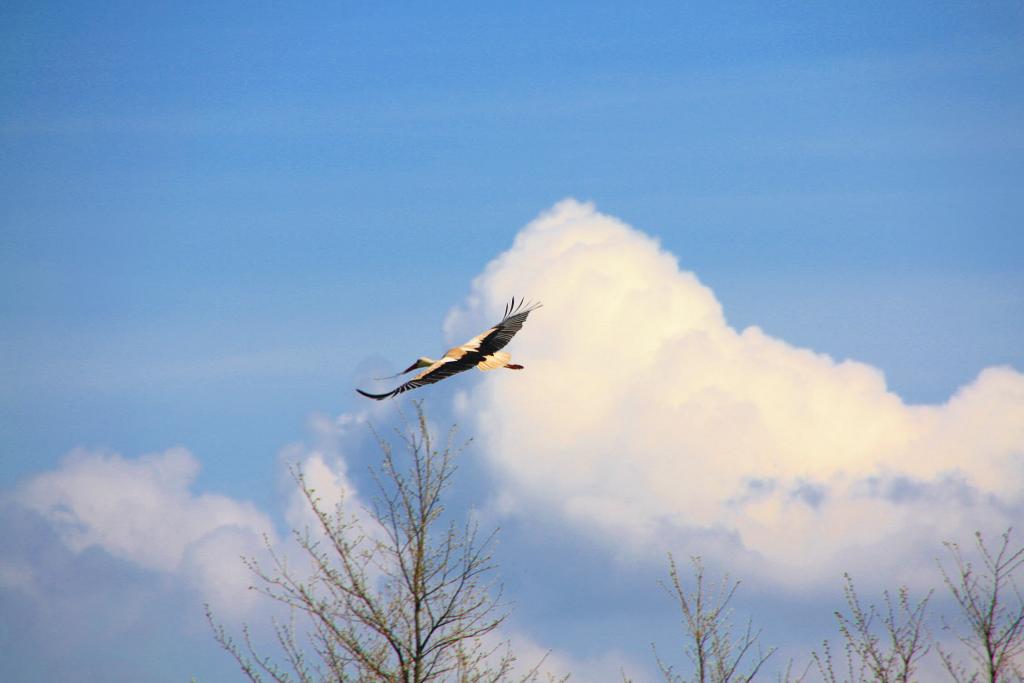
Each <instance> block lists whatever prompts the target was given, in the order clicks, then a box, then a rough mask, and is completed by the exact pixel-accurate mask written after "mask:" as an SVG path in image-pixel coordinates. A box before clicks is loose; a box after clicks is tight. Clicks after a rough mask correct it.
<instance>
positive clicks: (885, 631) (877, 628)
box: [812, 574, 932, 683]
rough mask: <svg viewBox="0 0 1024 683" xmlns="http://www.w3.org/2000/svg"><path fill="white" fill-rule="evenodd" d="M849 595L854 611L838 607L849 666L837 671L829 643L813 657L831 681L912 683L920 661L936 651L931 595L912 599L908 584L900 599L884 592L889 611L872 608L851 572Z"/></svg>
mask: <svg viewBox="0 0 1024 683" xmlns="http://www.w3.org/2000/svg"><path fill="white" fill-rule="evenodd" d="M844 576H845V579H846V585H845V586H843V595H844V596H845V598H846V606H847V608H848V609H849V613H848V614H845V613H843V612H839V611H837V612H836V613H835V615H836V619H837V620H838V622H839V632H840V633H841V634H842V636H843V641H844V644H843V650H844V653H845V659H846V667H845V671H844V672H842V673H838V672H837V668H836V663H835V661H834V659H833V656H832V650H831V647H830V645H829V642H828V641H827V640H826V641H825V642H824V643H823V645H822V652H821V653H818V652H814V653H813V654H812V658H813V660H814V663H815V664H816V665H817V667H818V671H819V672H820V673H821V677H822V678H823V679H824V680H825V682H826V683H840V682H841V681H843V682H848V683H863V682H867V681H871V682H872V683H909V682H910V681H912V680H914V678H913V676H914V671H915V667H916V665H917V663H918V662H919V660H920V659H921V658H922V657H924V656H925V655H926V654H928V652H929V650H931V644H930V637H929V635H928V632H927V630H926V628H925V616H926V612H927V608H928V601H929V599H930V598H931V595H932V593H931V592H930V591H929V593H928V594H927V595H926V596H925V597H924V598H922V599H921V600H920V601H918V602H916V603H914V602H912V601H911V600H910V593H909V590H908V589H907V588H906V587H905V586H904V587H902V588H900V589H899V590H898V591H897V594H896V599H895V600H893V598H892V595H891V594H890V593H889V592H888V591H884V592H883V593H882V596H883V599H884V601H885V609H884V610H879V609H878V608H876V607H875V606H874V605H870V606H869V607H868V608H867V609H865V608H864V606H863V605H862V604H861V601H860V598H859V597H858V595H857V590H856V588H855V587H854V584H853V579H852V578H851V577H850V575H849V574H845V575H844Z"/></svg>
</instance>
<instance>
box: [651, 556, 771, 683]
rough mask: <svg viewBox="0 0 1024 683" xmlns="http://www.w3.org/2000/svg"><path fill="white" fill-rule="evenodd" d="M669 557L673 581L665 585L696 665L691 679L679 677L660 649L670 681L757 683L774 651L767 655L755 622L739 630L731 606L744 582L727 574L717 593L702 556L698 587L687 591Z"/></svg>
mask: <svg viewBox="0 0 1024 683" xmlns="http://www.w3.org/2000/svg"><path fill="white" fill-rule="evenodd" d="M668 559H669V582H668V583H667V584H662V585H663V586H664V588H665V590H666V591H668V593H669V594H670V595H671V596H672V597H673V599H674V600H675V601H676V602H677V603H678V605H679V610H680V612H681V613H682V615H683V624H682V625H683V632H684V634H685V636H684V643H683V652H684V654H685V655H686V657H687V659H689V660H690V663H691V664H692V671H691V673H690V676H689V677H684V676H682V675H679V674H677V673H676V671H675V668H674V667H673V666H671V665H669V664H667V663H666V662H665V661H664V660H663V659H662V658H661V657H660V656H659V655H658V652H657V649H656V648H655V651H654V656H655V659H656V660H657V662H658V668H659V669H660V670H661V673H662V676H663V677H664V679H665V681H666V683H690V682H692V683H749V682H750V681H753V680H754V679H755V677H756V676H757V674H758V673H759V672H760V671H761V668H762V667H763V666H764V663H765V662H766V661H767V660H768V658H769V657H771V656H772V654H773V653H774V652H775V648H771V649H769V650H768V651H767V652H765V651H763V650H762V649H761V648H760V645H759V644H758V640H759V638H760V635H761V631H760V630H757V631H755V630H754V627H753V622H752V621H750V620H748V621H747V624H746V626H745V627H744V628H743V629H742V630H740V631H734V629H733V624H732V620H731V616H732V610H731V609H730V607H729V603H730V602H731V601H732V598H733V596H734V595H735V594H736V589H737V588H739V585H740V584H739V582H738V581H737V582H735V583H733V582H731V581H730V580H729V577H728V576H725V577H723V578H722V583H721V585H720V586H719V587H718V588H717V589H715V588H709V587H708V585H707V584H706V582H705V576H704V563H703V561H702V560H701V558H700V557H693V558H691V562H692V564H693V583H694V586H693V589H692V590H687V589H686V588H684V586H683V580H682V578H681V577H680V575H679V568H678V567H677V566H676V562H675V559H674V558H673V557H672V556H671V555H669V558H668ZM652 647H653V646H652Z"/></svg>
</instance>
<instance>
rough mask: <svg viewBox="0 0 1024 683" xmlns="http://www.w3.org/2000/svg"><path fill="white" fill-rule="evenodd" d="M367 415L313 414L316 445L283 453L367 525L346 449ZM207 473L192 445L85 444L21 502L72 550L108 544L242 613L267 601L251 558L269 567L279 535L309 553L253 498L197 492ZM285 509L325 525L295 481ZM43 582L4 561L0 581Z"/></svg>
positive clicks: (226, 611)
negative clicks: (155, 448) (151, 448)
mask: <svg viewBox="0 0 1024 683" xmlns="http://www.w3.org/2000/svg"><path fill="white" fill-rule="evenodd" d="M364 422H365V416H361V415H342V416H341V417H339V418H337V419H336V420H330V419H328V418H325V417H323V416H313V418H311V424H310V427H311V431H312V435H313V438H314V443H313V445H312V446H311V447H307V446H305V445H303V444H297V445H294V446H291V447H288V448H286V449H284V450H283V451H282V454H281V460H282V461H287V462H288V463H289V464H297V465H299V466H300V467H301V469H302V471H303V473H304V475H305V478H306V483H307V484H308V485H309V486H310V487H312V488H313V489H315V491H316V494H317V496H319V498H320V500H321V503H322V505H323V507H324V508H325V509H328V510H330V509H333V507H334V506H335V505H336V504H337V503H342V504H343V507H344V509H345V511H346V513H347V514H348V515H349V516H350V517H351V518H353V519H358V520H359V521H360V522H361V523H363V524H364V525H366V524H367V520H366V519H365V517H366V516H365V514H364V512H363V504H362V502H361V500H360V498H359V496H358V493H357V491H356V489H355V487H354V486H353V485H352V483H351V481H350V479H349V477H348V475H347V470H346V464H345V461H344V459H343V458H341V457H340V455H339V452H338V440H339V438H340V437H341V435H342V433H343V432H344V431H345V430H348V429H351V428H352V427H362V426H364ZM198 472H199V461H198V460H197V459H196V458H195V457H194V456H193V455H192V454H191V453H190V452H189V451H187V450H186V449H184V448H172V449H170V450H167V451H165V452H163V453H153V454H147V455H142V456H140V457H138V458H125V457H123V456H121V455H119V454H116V453H106V452H96V451H89V450H85V449H77V450H75V451H73V452H72V453H70V454H69V455H68V456H67V457H66V458H65V459H64V460H63V462H62V463H61V465H60V466H59V467H58V468H57V469H55V470H53V471H50V472H45V473H42V474H39V475H36V476H35V477H33V478H31V479H29V480H27V481H26V482H24V483H23V484H22V485H21V486H19V487H18V489H17V490H16V491H15V493H14V500H15V501H16V502H17V503H18V504H20V505H21V506H22V507H24V508H26V509H28V510H31V511H34V512H36V513H38V514H40V515H41V516H42V517H43V518H45V519H46V520H47V521H48V522H49V523H50V524H51V525H52V527H53V528H54V530H55V531H56V533H57V534H58V536H59V538H60V539H61V541H62V542H63V543H64V545H66V546H67V547H68V548H70V549H71V550H72V551H74V552H81V551H83V550H85V549H87V548H90V547H98V548H102V549H103V550H105V551H106V552H108V553H110V554H111V555H112V556H114V557H117V558H120V559H122V560H125V561H127V562H130V563H132V564H133V565H136V566H139V567H143V568H145V569H149V570H154V571H159V572H164V573H168V574H172V575H175V576H179V577H182V578H184V579H185V580H186V582H187V583H189V584H190V585H192V586H194V587H195V588H196V589H198V590H199V592H200V593H201V595H202V596H203V599H204V600H206V601H208V602H210V603H211V604H212V606H213V608H214V611H215V612H217V613H218V614H220V615H222V616H226V617H232V618H234V617H239V616H242V615H244V614H245V613H246V612H247V611H249V610H251V609H252V608H254V607H255V606H256V605H257V604H259V603H260V602H261V601H263V602H265V599H263V598H261V597H260V596H259V594H257V593H256V592H254V591H250V590H249V586H251V585H253V584H254V583H257V582H258V581H257V580H256V578H255V577H254V576H253V574H252V572H251V571H250V570H249V568H248V567H247V566H246V564H245V563H244V562H243V561H242V558H243V557H245V558H252V559H256V560H257V561H258V562H260V563H261V564H264V565H266V563H267V561H268V559H269V557H268V554H267V552H266V551H267V543H268V542H269V543H270V546H271V548H272V549H274V550H275V552H278V553H279V554H281V556H282V557H285V558H287V559H288V561H289V562H295V563H296V565H297V566H303V565H298V563H299V562H304V561H306V560H307V559H308V558H305V557H303V556H302V555H301V553H300V552H299V550H298V549H297V548H296V547H295V544H294V542H293V539H292V538H290V537H288V538H286V539H278V538H277V535H276V533H275V531H274V525H273V523H272V522H271V520H270V518H269V517H268V516H267V515H266V514H265V513H263V512H261V511H260V510H258V509H257V508H256V507H255V506H254V505H252V504H251V503H248V502H244V501H239V500H235V499H232V498H230V497H228V496H224V495H219V494H210V493H204V494H198V495H197V494H195V493H193V492H192V490H191V489H192V486H193V484H194V482H195V478H196V475H197V474H198ZM283 513H284V518H285V521H286V523H287V524H288V527H289V528H295V529H303V528H309V529H311V530H312V531H313V532H314V533H317V532H318V522H317V520H316V518H315V516H314V515H313V513H312V511H311V510H310V509H309V506H308V504H307V503H306V500H305V497H304V496H303V494H302V492H301V491H300V490H299V487H298V485H297V484H296V483H295V482H294V481H292V480H291V479H289V480H288V484H287V489H286V491H285V507H284V510H283ZM369 531H371V532H372V531H374V529H372V528H371V529H369ZM33 585H34V583H33V571H32V569H31V567H28V566H27V565H25V566H22V565H15V564H12V563H10V562H4V563H0V587H6V588H19V589H21V590H22V591H28V590H29V589H30V588H31V587H32V586H33Z"/></svg>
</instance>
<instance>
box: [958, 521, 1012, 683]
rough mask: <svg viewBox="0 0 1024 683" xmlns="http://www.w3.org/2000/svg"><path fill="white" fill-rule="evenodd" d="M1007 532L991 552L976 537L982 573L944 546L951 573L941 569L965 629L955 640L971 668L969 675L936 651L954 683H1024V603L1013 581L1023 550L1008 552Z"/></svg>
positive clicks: (1008, 530)
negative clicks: (970, 660) (972, 664)
mask: <svg viewBox="0 0 1024 683" xmlns="http://www.w3.org/2000/svg"><path fill="white" fill-rule="evenodd" d="M1011 531H1012V529H1007V530H1006V531H1005V532H1004V533H1003V534H1002V536H1001V539H1002V541H1001V542H1000V543H999V544H998V545H997V547H996V548H994V549H992V548H989V547H988V545H986V543H985V540H984V538H982V535H981V532H976V533H975V535H974V536H975V545H976V546H977V549H978V553H979V555H980V557H981V561H982V564H983V567H981V570H980V571H978V570H977V569H976V568H975V566H974V565H973V564H972V563H971V561H970V560H969V559H967V558H965V557H964V554H963V552H962V551H961V549H960V546H959V545H957V544H956V543H946V548H947V549H948V550H949V553H950V555H951V556H952V559H953V567H952V571H951V572H949V571H947V570H946V568H945V567H943V566H942V565H941V563H940V565H939V568H940V569H941V570H942V577H943V579H944V580H945V582H946V586H947V587H948V588H949V590H950V592H951V593H952V594H953V598H954V600H955V601H956V603H957V605H958V607H959V608H960V617H961V621H962V622H963V625H962V627H961V628H960V629H959V632H957V637H958V638H959V640H960V642H961V643H963V645H964V646H965V648H966V649H967V652H968V653H969V656H970V658H971V659H972V660H973V662H974V666H973V667H971V668H972V669H975V670H974V671H973V672H971V671H969V670H968V668H967V667H966V666H965V665H964V664H963V663H962V662H960V661H959V660H958V659H957V658H956V657H955V655H954V654H953V653H952V652H950V651H949V650H948V649H944V648H940V649H939V655H940V656H941V657H942V662H943V664H944V665H945V667H946V670H947V671H948V672H949V674H950V676H952V678H953V680H954V681H956V682H957V683H978V682H980V681H988V683H1000V682H1009V681H1024V599H1022V597H1021V593H1020V590H1019V589H1018V587H1017V584H1016V582H1015V577H1014V574H1015V573H1016V572H1017V571H1018V570H1019V569H1020V568H1021V567H1022V566H1024V547H1020V548H1013V547H1011V543H1010V534H1011ZM950 628H951V630H954V631H956V630H957V629H955V627H950Z"/></svg>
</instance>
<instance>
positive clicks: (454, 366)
mask: <svg viewBox="0 0 1024 683" xmlns="http://www.w3.org/2000/svg"><path fill="white" fill-rule="evenodd" d="M540 307H541V304H540V303H536V304H526V303H525V302H524V301H522V300H520V301H519V303H518V304H517V303H516V299H515V297H512V301H511V302H510V303H509V304H508V305H507V306H505V315H504V317H502V319H501V322H499V323H498V324H497V325H495V326H494V327H492V328H490V329H489V330H487V331H486V332H483V333H482V334H478V335H477V336H475V337H473V338H472V339H470V340H469V341H468V342H466V343H465V344H462V345H461V346H456V347H454V348H451V349H448V350H447V351H445V353H444V356H442V357H441V358H440V359H439V360H433V359H431V358H427V357H426V356H424V357H422V358H417V359H416V362H415V363H413V364H412V365H410V366H409V367H407V368H406V369H405V370H402V371H401V372H400V373H398V374H397V375H392V376H391V377H398V376H399V375H404V374H405V373H407V372H412V371H413V370H416V369H417V368H426V370H424V371H423V372H421V373H420V374H418V375H416V376H415V377H414V378H412V379H411V380H409V381H408V382H406V383H405V384H403V385H401V386H399V387H398V388H396V389H392V390H391V391H389V392H387V393H384V394H371V393H369V392H367V391H363V390H362V389H356V391H358V392H359V393H360V394H362V395H363V396H366V397H367V398H374V399H377V400H378V401H381V400H383V399H385V398H391V397H392V396H397V395H398V394H401V393H402V392H405V391H409V390H411V389H415V388H416V387H422V386H423V385H425V384H433V383H434V382H439V381H441V380H442V379H445V378H446V377H451V376H452V375H454V374H456V373H459V372H462V371H463V370H469V369H470V368H471V367H473V366H476V367H477V368H479V369H480V370H494V369H496V368H508V369H509V370H522V369H523V366H522V365H516V364H515V363H512V362H511V360H512V356H511V355H510V354H509V353H507V352H505V351H502V350H501V349H503V348H504V347H505V345H506V344H508V343H509V341H510V340H511V339H512V337H513V336H515V333H516V332H518V331H519V330H521V329H523V323H524V322H526V316H528V315H530V312H531V311H535V310H537V309H538V308H540ZM382 379H391V378H390V377H384V378H382Z"/></svg>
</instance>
